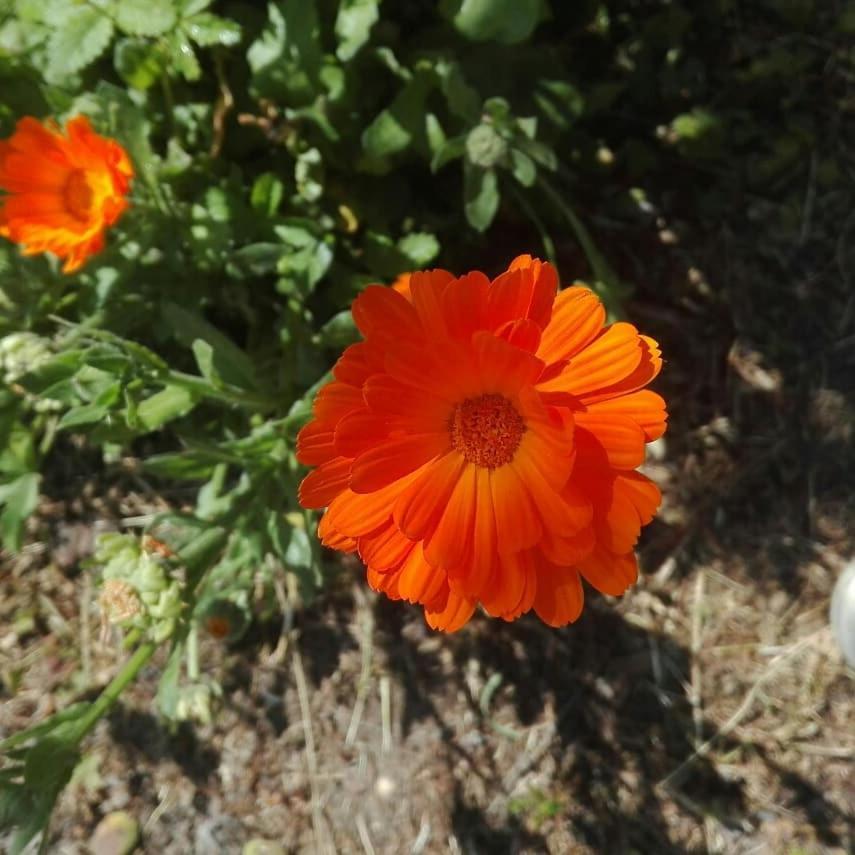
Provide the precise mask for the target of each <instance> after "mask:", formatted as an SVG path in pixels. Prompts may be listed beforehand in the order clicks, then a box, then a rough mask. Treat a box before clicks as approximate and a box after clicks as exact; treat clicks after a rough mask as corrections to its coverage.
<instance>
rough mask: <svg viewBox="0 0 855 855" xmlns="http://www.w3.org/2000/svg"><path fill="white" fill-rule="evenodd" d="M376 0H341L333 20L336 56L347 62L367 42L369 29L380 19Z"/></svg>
mask: <svg viewBox="0 0 855 855" xmlns="http://www.w3.org/2000/svg"><path fill="white" fill-rule="evenodd" d="M378 6H379V3H378V0H341V5H340V6H339V8H338V16H337V17H336V19H335V34H336V36H338V40H339V45H338V49H337V50H336V56H337V57H338V58H339V59H340V60H341V61H342V62H347V61H348V60H349V59H352V58H353V57H354V56H355V55H356V54H357V53H358V51H359V50H360V48H362V46H363V45H364V44H365V43H366V42H367V41H368V39H369V37H370V36H371V28H372V27H373V26H374V24H376V23H377V19H378V18H379V17H380V11H379V9H378Z"/></svg>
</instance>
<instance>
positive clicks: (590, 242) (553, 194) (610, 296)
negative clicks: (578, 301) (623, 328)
mask: <svg viewBox="0 0 855 855" xmlns="http://www.w3.org/2000/svg"><path fill="white" fill-rule="evenodd" d="M538 184H539V185H540V187H541V188H542V189H543V191H544V193H546V195H547V196H548V197H549V198H550V200H551V201H552V203H553V204H554V205H555V207H556V208H557V209H558V210H559V211H560V212H561V214H562V215H563V216H564V218H565V219H566V220H567V222H568V223H570V228H572V229H573V232H574V233H575V235H576V239H577V240H578V241H579V244H580V245H581V247H582V251H583V252H584V253H585V257H586V258H587V259H588V264H590V265H591V272H592V273H593V274H594V279H595V280H596V282H595V283H594V284H595V286H597V287H596V288H595V290H596V291H597V293H598V294H599V295H600V297H602V298H603V302H604V303H605V304H606V307H607V308H608V310H609V311H610V312H612V313H613V314H617V315H620V314H622V312H621V308H620V298H621V297H622V296H623V295H624V294H625V293H626V288H625V286H624V285H623V283H622V282H621V281H620V277H619V276H618V275H617V273H616V272H615V271H614V270H613V269H612V267H611V265H610V264H609V263H608V261H606V259H605V257H604V256H603V254H602V253H601V252H600V250H599V248H598V247H597V245H596V243H594V239H593V238H592V237H591V233H590V232H589V231H588V229H587V228H586V227H585V224H584V223H583V222H582V221H581V220H580V219H579V217H577V216H576V212H575V211H574V210H573V209H572V208H571V207H570V205H569V204H567V202H566V201H565V200H564V197H563V196H562V195H561V193H559V192H558V191H557V190H556V189H555V187H553V185H552V184H551V183H550V182H549V181H548V180H547V179H546V178H544V177H543V176H541V177H540V178H539V179H538Z"/></svg>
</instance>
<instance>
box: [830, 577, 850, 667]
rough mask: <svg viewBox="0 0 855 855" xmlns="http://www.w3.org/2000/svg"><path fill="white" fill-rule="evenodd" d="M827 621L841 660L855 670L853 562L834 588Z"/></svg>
mask: <svg viewBox="0 0 855 855" xmlns="http://www.w3.org/2000/svg"><path fill="white" fill-rule="evenodd" d="M829 619H830V621H831V631H832V633H833V634H834V637H835V638H836V639H837V643H838V644H839V645H840V649H841V650H842V651H843V658H844V659H845V660H846V662H847V663H848V664H849V666H850V667H852V668H855V561H851V562H850V563H849V564H848V565H847V566H846V569H845V570H844V571H843V573H842V574H841V576H840V578H839V579H838V580H837V584H836V585H835V586H834V593H833V594H832V595H831V609H830V614H829Z"/></svg>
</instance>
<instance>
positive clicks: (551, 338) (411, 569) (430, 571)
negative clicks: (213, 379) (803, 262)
mask: <svg viewBox="0 0 855 855" xmlns="http://www.w3.org/2000/svg"><path fill="white" fill-rule="evenodd" d="M557 287H558V277H557V275H556V272H555V269H554V268H553V267H551V266H550V265H549V264H544V263H542V262H540V261H538V260H536V259H532V258H531V257H530V256H521V257H520V258H517V259H516V260H515V261H514V262H512V264H511V266H510V267H509V269H508V270H507V271H506V272H505V273H503V274H502V275H501V276H499V277H498V278H497V279H495V280H493V282H490V281H489V280H488V279H487V277H486V276H484V274H482V273H469V274H468V275H466V276H462V277H460V278H454V277H453V276H452V275H451V274H450V273H447V272H445V271H443V270H433V271H429V272H426V273H414V274H412V276H411V277H410V294H409V296H404V295H402V294H401V293H400V292H398V291H397V290H395V289H394V288H387V287H383V286H378V285H371V286H369V287H368V288H366V289H365V291H363V292H362V294H360V295H359V297H358V298H357V299H356V301H355V302H354V304H353V317H354V320H355V321H356V324H357V326H358V327H359V329H360V331H361V332H362V334H363V336H364V337H365V340H364V341H362V342H360V343H358V344H354V345H351V346H350V347H349V348H348V349H347V350H346V351H345V352H344V354H343V355H342V357H341V358H340V359H339V361H338V362H337V363H336V365H335V368H334V369H333V374H334V376H335V379H334V380H333V381H332V382H330V383H329V384H327V385H326V386H324V387H323V388H322V389H321V390H320V392H319V393H318V396H317V399H316V401H315V406H314V419H313V421H311V422H310V423H309V424H308V425H306V426H305V427H304V428H303V430H302V431H301V432H300V435H299V437H298V441H297V456H298V458H299V460H300V461H301V462H302V463H304V464H307V465H310V466H316V467H317V468H316V469H315V470H314V471H313V472H311V473H310V474H309V475H308V476H307V477H306V478H305V480H304V481H303V483H302V485H301V486H300V502H301V503H302V504H303V506H304V507H308V508H323V507H326V508H327V511H326V513H325V514H324V516H323V518H322V520H321V523H320V526H319V534H320V537H321V540H322V542H323V543H324V544H325V545H326V546H328V547H331V548H334V549H339V550H342V551H344V552H353V551H356V552H358V553H359V555H360V557H361V558H362V560H363V561H364V562H365V564H366V565H367V567H368V582H369V584H370V585H371V587H373V588H374V589H375V590H378V591H383V592H384V593H386V595H387V596H389V597H390V598H392V599H405V600H408V601H410V602H413V603H421V604H422V605H423V606H424V610H425V616H426V618H427V621H428V623H429V624H430V625H431V626H432V627H435V628H437V629H443V630H447V631H453V630H456V629H459V628H460V627H461V626H463V624H465V623H466V621H467V620H468V619H469V617H470V616H471V615H472V612H473V611H474V609H475V607H476V605H478V604H479V603H480V604H481V605H482V606H483V608H484V609H485V610H486V611H487V612H488V613H489V614H491V615H493V616H495V617H501V618H504V619H505V620H514V619H515V618H517V617H519V616H520V615H522V614H524V613H525V612H527V611H529V610H530V609H532V608H533V609H534V610H535V612H537V614H538V615H539V616H540V618H541V620H543V621H545V622H546V623H548V624H550V625H552V626H561V625H563V624H566V623H569V622H571V621H574V620H576V618H577V617H579V614H580V613H581V611H582V603H583V594H582V584H581V579H582V578H584V579H585V580H586V581H587V582H588V583H589V584H591V585H592V586H593V587H594V588H596V589H597V590H599V591H601V592H603V593H605V594H611V595H615V596H616V595H619V594H622V593H623V592H624V591H625V590H626V589H627V588H628V587H629V586H630V585H632V584H633V582H635V580H636V576H637V565H636V560H635V556H634V555H633V551H632V550H633V546H634V545H635V542H636V540H637V539H638V535H639V532H640V530H641V527H642V526H643V525H646V524H647V523H649V522H650V520H651V519H652V518H653V515H654V513H655V512H656V509H657V507H658V505H659V501H660V494H659V490H658V489H657V487H656V485H655V484H654V483H653V482H652V481H650V480H649V479H648V478H646V477H645V476H644V475H641V474H639V473H638V472H635V471H634V470H635V468H636V467H637V466H639V465H640V464H641V463H642V461H643V460H644V446H645V443H646V442H651V441H652V440H654V439H656V438H657V437H660V436H661V435H662V434H663V433H664V431H665V420H666V413H665V402H664V401H663V400H662V398H660V397H659V395H657V394H655V393H654V392H651V391H648V390H645V389H643V387H644V386H645V385H647V383H649V382H650V381H651V380H652V379H653V378H654V377H655V376H656V375H657V374H658V373H659V370H660V368H661V365H662V360H661V358H660V354H659V349H658V347H657V345H656V342H655V341H653V340H652V339H650V338H647V337H646V336H643V335H640V334H639V333H638V331H637V330H636V329H635V327H634V326H632V325H631V324H627V323H616V324H612V325H611V326H608V327H604V326H603V321H604V319H605V312H604V310H603V307H602V305H601V304H600V301H599V300H598V299H597V298H596V297H595V296H594V294H593V293H592V292H591V291H589V290H587V289H586V288H583V287H578V286H577V287H572V288H568V289H566V290H564V291H562V292H561V293H559V294H558V295H557V296H556V291H557Z"/></svg>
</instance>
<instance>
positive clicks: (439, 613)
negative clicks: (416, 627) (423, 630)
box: [425, 589, 475, 632]
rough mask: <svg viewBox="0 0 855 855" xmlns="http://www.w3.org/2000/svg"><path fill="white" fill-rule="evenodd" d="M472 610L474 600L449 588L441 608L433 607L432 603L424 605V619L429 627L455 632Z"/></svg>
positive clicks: (473, 609)
mask: <svg viewBox="0 0 855 855" xmlns="http://www.w3.org/2000/svg"><path fill="white" fill-rule="evenodd" d="M474 611H475V601H474V600H470V599H469V598H467V597H464V596H463V595H461V594H458V593H457V592H456V591H453V590H451V589H449V591H448V597H447V599H446V600H445V601H444V604H443V606H442V608H435V607H434V605H433V604H431V605H430V606H425V620H426V621H427V624H428V626H429V627H431V629H439V630H442V631H443V632H457V630H458V629H460V628H461V627H462V626H464V625H465V624H466V623H467V621H468V620H469V618H471V617H472V613H473V612H474Z"/></svg>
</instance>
